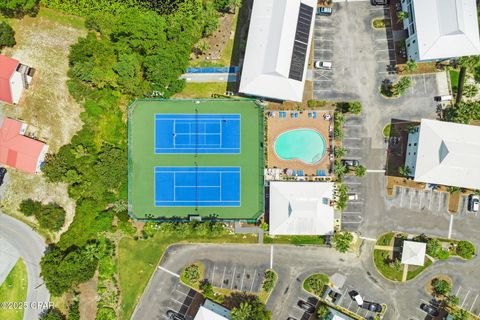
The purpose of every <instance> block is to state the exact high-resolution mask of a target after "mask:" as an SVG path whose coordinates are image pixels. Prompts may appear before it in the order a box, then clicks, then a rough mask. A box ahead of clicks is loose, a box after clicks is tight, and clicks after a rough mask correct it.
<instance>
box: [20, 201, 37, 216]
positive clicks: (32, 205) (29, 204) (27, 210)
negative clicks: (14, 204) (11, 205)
mask: <svg viewBox="0 0 480 320" xmlns="http://www.w3.org/2000/svg"><path fill="white" fill-rule="evenodd" d="M18 210H19V211H20V212H21V213H23V214H24V215H26V216H27V217H30V216H32V215H35V214H36V213H37V212H39V211H41V210H42V203H41V202H40V201H35V200H32V199H25V200H23V201H22V202H21V203H20V207H19V209H18Z"/></svg>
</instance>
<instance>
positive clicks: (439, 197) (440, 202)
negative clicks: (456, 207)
mask: <svg viewBox="0 0 480 320" xmlns="http://www.w3.org/2000/svg"><path fill="white" fill-rule="evenodd" d="M442 196H443V193H440V194H439V196H438V209H437V210H438V211H440V207H441V205H442Z"/></svg>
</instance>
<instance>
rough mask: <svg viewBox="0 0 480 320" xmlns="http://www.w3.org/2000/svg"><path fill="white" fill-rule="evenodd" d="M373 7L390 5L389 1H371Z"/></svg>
mask: <svg viewBox="0 0 480 320" xmlns="http://www.w3.org/2000/svg"><path fill="white" fill-rule="evenodd" d="M371 3H372V5H374V6H387V5H389V4H390V0H371Z"/></svg>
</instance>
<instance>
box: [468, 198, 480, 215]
mask: <svg viewBox="0 0 480 320" xmlns="http://www.w3.org/2000/svg"><path fill="white" fill-rule="evenodd" d="M479 207H480V196H479V195H476V194H475V195H470V196H469V197H468V210H469V211H473V212H477V211H478V209H479Z"/></svg>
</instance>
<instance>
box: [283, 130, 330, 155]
mask: <svg viewBox="0 0 480 320" xmlns="http://www.w3.org/2000/svg"><path fill="white" fill-rule="evenodd" d="M274 149H275V153H276V154H277V156H278V157H279V158H280V159H283V160H295V159H298V160H300V161H303V162H305V163H307V164H315V163H317V162H318V161H320V160H321V159H322V158H323V156H324V155H325V149H326V142H325V138H324V137H323V136H322V135H321V134H320V132H318V131H316V130H313V129H295V130H290V131H286V132H284V133H282V134H280V135H279V136H278V137H277V139H276V140H275V146H274Z"/></svg>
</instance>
